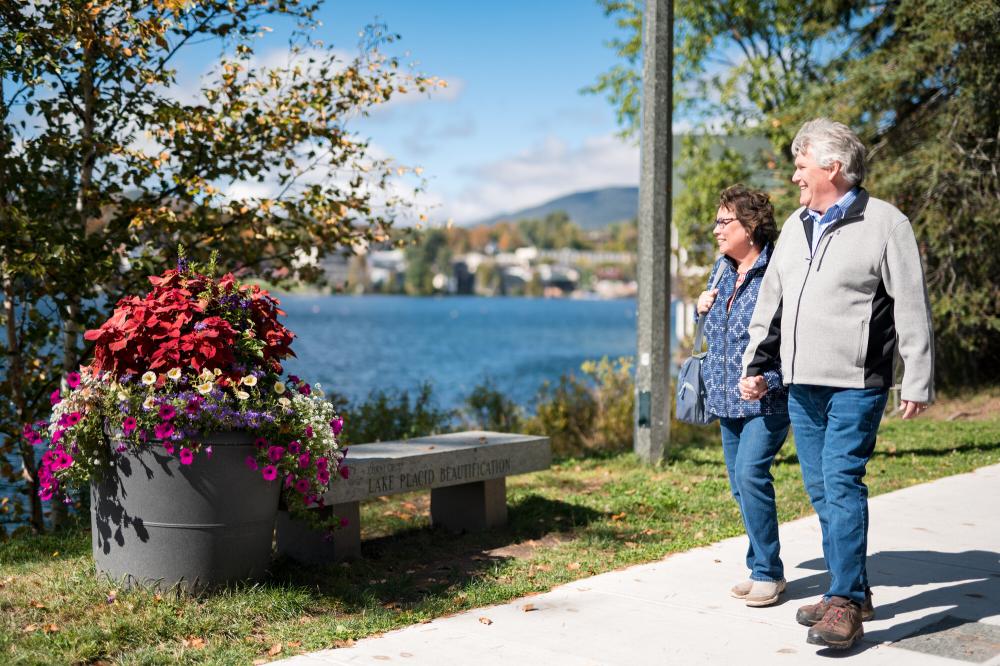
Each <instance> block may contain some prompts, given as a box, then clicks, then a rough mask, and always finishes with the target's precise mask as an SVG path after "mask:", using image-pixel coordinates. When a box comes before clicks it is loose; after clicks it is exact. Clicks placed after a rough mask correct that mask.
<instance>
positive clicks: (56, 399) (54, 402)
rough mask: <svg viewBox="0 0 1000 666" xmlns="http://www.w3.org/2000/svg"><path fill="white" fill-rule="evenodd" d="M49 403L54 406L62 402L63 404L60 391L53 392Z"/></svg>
mask: <svg viewBox="0 0 1000 666" xmlns="http://www.w3.org/2000/svg"><path fill="white" fill-rule="evenodd" d="M49 402H50V403H51V404H52V405H58V404H59V403H60V402H62V397H61V395H60V393H59V389H56V390H55V391H53V392H52V394H51V395H50V396H49Z"/></svg>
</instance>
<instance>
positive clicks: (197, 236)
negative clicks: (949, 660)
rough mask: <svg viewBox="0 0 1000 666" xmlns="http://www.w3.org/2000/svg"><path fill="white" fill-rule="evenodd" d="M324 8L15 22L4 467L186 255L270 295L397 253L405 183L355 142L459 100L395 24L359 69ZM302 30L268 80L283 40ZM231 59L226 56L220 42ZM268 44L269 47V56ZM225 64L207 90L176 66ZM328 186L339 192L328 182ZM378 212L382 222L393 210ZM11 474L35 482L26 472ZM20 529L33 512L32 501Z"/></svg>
mask: <svg viewBox="0 0 1000 666" xmlns="http://www.w3.org/2000/svg"><path fill="white" fill-rule="evenodd" d="M317 8H318V3H314V2H312V1H311V0H284V1H282V2H276V3H265V2H261V1H260V0H199V1H197V2H181V1H180V0H157V1H156V2H146V1H145V0H123V1H121V2H113V3H81V2H76V1H70V0H59V1H55V2H46V3H40V4H39V3H34V4H32V5H31V11H25V8H24V3H5V4H4V5H3V6H2V7H0V43H2V44H4V48H3V49H0V286H2V290H3V296H2V298H3V303H4V308H3V310H2V311H0V331H2V337H0V357H2V358H3V372H2V378H3V379H2V381H0V394H2V395H3V397H4V398H5V399H4V400H2V401H0V404H2V406H0V460H5V459H6V455H7V454H9V453H10V452H12V451H14V450H17V449H20V453H21V454H22V459H23V464H24V473H25V476H27V477H28V479H29V480H28V481H27V483H26V484H25V490H26V496H27V497H29V498H31V501H32V505H31V506H30V507H27V512H28V518H29V519H30V520H31V522H32V523H33V525H35V527H36V528H41V527H42V525H43V521H42V515H41V508H40V505H39V504H38V502H37V497H36V494H37V493H36V491H37V478H36V472H35V469H34V462H33V459H32V456H31V451H30V447H27V448H26V447H25V445H24V442H23V441H20V440H19V437H18V433H19V432H20V429H21V425H22V424H23V423H26V422H33V421H36V420H38V418H39V417H40V416H41V415H42V414H44V413H45V412H46V411H47V408H48V395H49V394H50V393H51V392H52V391H53V390H54V389H55V388H56V387H57V386H58V385H59V377H60V376H61V375H62V374H64V373H65V372H66V371H68V370H70V369H72V368H74V367H75V366H76V365H77V364H78V361H79V359H80V358H81V357H85V356H86V354H87V352H88V350H87V349H86V348H85V347H83V346H82V345H81V341H80V334H81V333H82V332H83V331H84V330H86V329H88V328H94V327H95V326H96V324H98V323H99V322H100V321H101V319H103V318H104V317H105V316H106V315H107V308H108V306H109V305H111V304H113V303H114V302H116V301H117V300H118V298H119V297H120V296H122V295H123V294H126V293H133V292H136V291H138V287H139V286H141V285H144V284H145V277H146V276H147V275H150V274H155V273H159V272H160V271H161V270H162V269H163V268H164V267H166V265H168V264H170V263H172V261H173V260H174V259H175V257H174V256H173V255H172V250H171V248H174V247H177V244H178V243H183V244H184V246H185V247H186V248H187V253H188V254H189V255H190V256H191V258H192V259H193V260H199V261H203V260H204V259H206V258H207V257H208V255H209V254H210V253H211V252H212V251H217V252H218V256H219V264H220V265H222V266H224V267H225V268H226V269H228V270H232V271H234V272H238V273H239V274H240V275H241V276H243V277H259V278H263V279H266V280H267V281H268V282H270V283H272V284H286V285H287V284H289V283H292V282H296V281H306V282H316V281H319V280H321V278H322V271H321V269H320V267H319V265H318V261H316V260H318V259H321V258H322V257H324V256H325V255H326V254H328V253H329V252H332V251H334V250H335V249H337V248H339V247H343V246H347V245H353V244H356V243H365V242H386V241H387V240H388V238H389V234H390V231H391V230H392V225H393V220H394V218H395V217H396V215H397V214H398V213H399V211H400V210H401V208H405V207H406V204H407V200H406V199H404V198H403V197H402V196H397V195H395V194H392V192H394V191H399V192H405V189H404V188H402V187H401V188H400V189H398V190H397V189H396V183H397V182H398V181H397V180H396V174H398V173H399V172H400V170H401V167H398V166H397V165H395V164H393V163H392V161H391V160H389V159H381V158H377V157H375V156H374V155H372V154H371V152H370V150H369V142H368V140H367V139H366V138H365V137H362V136H358V135H357V134H356V133H355V132H353V131H352V130H351V129H350V127H349V121H350V120H351V119H352V118H356V117H363V116H365V115H367V114H368V113H370V111H371V110H372V109H373V108H375V107H376V106H379V105H381V104H384V103H386V102H387V101H389V100H390V99H391V98H392V96H393V95H395V94H397V93H403V92H406V91H407V90H417V91H426V90H429V89H430V88H432V87H437V86H439V85H442V82H440V81H437V80H434V79H429V78H426V77H423V76H419V75H414V74H411V73H408V72H406V71H404V70H403V69H402V68H401V66H400V63H399V61H398V59H397V58H395V57H392V56H390V55H388V54H387V53H386V52H385V51H386V49H387V47H388V45H389V44H391V43H393V42H394V41H396V39H397V36H396V35H393V34H391V33H388V32H386V30H385V28H384V26H377V25H376V26H370V27H369V28H367V29H365V30H364V31H362V33H361V40H360V43H359V48H358V55H357V56H355V57H353V58H345V57H344V56H343V55H342V53H343V52H342V51H340V50H337V49H334V48H333V47H331V46H329V45H326V44H323V43H322V42H321V41H319V40H318V39H315V38H314V36H315V33H314V31H315V30H316V29H317V28H318V25H319V24H318V22H317V21H316V20H315V13H316V11H317ZM270 21H291V22H294V23H295V24H296V25H297V28H296V30H295V32H294V36H293V37H292V39H291V40H290V42H289V43H288V54H287V58H282V59H275V60H274V61H275V62H280V63H281V64H278V65H274V66H271V65H267V64H262V63H266V62H268V59H265V58H261V57H260V53H259V50H260V43H261V42H260V40H262V39H264V36H265V35H266V34H267V33H268V32H269V31H270V29H269V28H268V27H267V26H266V22H270ZM213 42H214V43H213ZM267 46H270V43H267ZM189 47H196V48H199V49H209V50H211V49H212V48H213V47H214V48H217V49H218V51H217V52H219V53H221V54H222V55H221V57H220V60H219V62H218V63H217V65H216V66H215V67H213V68H212V69H211V71H210V72H209V73H208V74H207V75H206V77H205V78H204V81H203V83H202V84H200V85H199V86H198V88H197V89H184V90H181V89H180V87H179V86H178V83H177V78H176V70H175V69H174V66H175V61H176V59H177V58H178V54H183V53H184V52H185V51H187V50H189ZM330 174H338V177H336V178H331V177H330ZM376 203H377V205H376ZM10 467H11V466H9V465H7V464H6V462H4V463H2V469H0V472H2V473H3V474H4V477H5V478H6V479H8V480H10V481H19V480H20V479H21V476H20V475H19V474H18V471H17V470H13V469H11V468H10ZM6 508H7V510H8V513H19V512H20V510H21V509H22V508H23V507H19V506H17V505H16V502H15V503H12V504H11V505H9V506H7V507H6Z"/></svg>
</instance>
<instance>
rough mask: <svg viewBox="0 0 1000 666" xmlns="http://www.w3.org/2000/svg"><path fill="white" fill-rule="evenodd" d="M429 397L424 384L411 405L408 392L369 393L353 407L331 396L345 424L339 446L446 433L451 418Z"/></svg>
mask: <svg viewBox="0 0 1000 666" xmlns="http://www.w3.org/2000/svg"><path fill="white" fill-rule="evenodd" d="M432 394H433V387H432V386H431V384H430V383H429V382H424V383H423V384H421V385H420V387H419V388H418V389H417V395H416V398H415V399H414V400H413V402H412V405H411V401H410V393H409V391H388V392H387V391H383V390H376V391H372V392H371V393H369V394H368V397H367V398H366V399H365V400H364V401H363V402H361V403H359V404H357V405H351V404H350V402H349V401H348V400H347V399H345V398H344V397H343V396H334V397H333V398H332V401H333V403H334V406H335V407H336V408H337V412H338V413H339V414H341V415H342V416H343V419H344V423H345V428H344V432H343V433H341V443H342V444H344V445H348V444H363V443H366V442H384V441H389V440H396V439H409V438H411V437H424V436H426V435H434V434H437V433H441V432H448V431H449V430H451V424H452V420H453V418H454V416H455V414H454V412H452V411H450V410H442V409H438V408H437V406H436V405H435V403H434V399H433V396H432ZM348 424H349V425H348ZM348 430H349V431H350V432H347V431H348Z"/></svg>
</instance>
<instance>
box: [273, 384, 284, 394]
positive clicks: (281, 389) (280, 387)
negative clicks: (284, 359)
mask: <svg viewBox="0 0 1000 666" xmlns="http://www.w3.org/2000/svg"><path fill="white" fill-rule="evenodd" d="M274 392H275V393H277V394H278V395H281V394H282V393H284V392H285V384H284V382H274Z"/></svg>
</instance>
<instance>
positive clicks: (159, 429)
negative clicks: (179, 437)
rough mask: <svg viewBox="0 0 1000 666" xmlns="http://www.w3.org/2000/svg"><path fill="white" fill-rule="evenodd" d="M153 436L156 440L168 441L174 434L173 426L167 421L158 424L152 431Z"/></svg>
mask: <svg viewBox="0 0 1000 666" xmlns="http://www.w3.org/2000/svg"><path fill="white" fill-rule="evenodd" d="M153 434H154V435H155V436H156V439H169V438H170V436H171V435H172V434H174V424H172V423H170V422H168V421H164V422H163V423H158V424H156V427H155V428H154V429H153Z"/></svg>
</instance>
